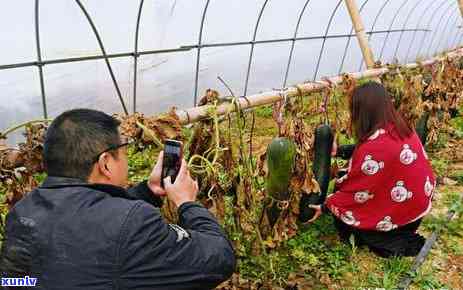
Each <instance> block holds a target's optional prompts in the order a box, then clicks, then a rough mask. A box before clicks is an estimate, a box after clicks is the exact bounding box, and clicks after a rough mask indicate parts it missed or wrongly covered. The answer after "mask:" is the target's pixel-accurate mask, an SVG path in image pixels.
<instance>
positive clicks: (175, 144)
mask: <svg viewBox="0 0 463 290" xmlns="http://www.w3.org/2000/svg"><path fill="white" fill-rule="evenodd" d="M182 158H183V143H182V142H180V141H176V140H169V139H167V140H165V141H164V157H163V159H162V176H161V177H162V178H161V186H162V187H163V188H164V178H166V177H167V176H170V177H171V179H172V183H174V182H175V178H176V177H177V175H178V172H179V171H180V166H181V165H182Z"/></svg>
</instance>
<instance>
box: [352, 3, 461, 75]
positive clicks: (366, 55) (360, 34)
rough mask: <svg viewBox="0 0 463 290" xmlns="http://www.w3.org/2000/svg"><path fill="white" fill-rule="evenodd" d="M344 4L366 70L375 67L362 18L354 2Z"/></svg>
mask: <svg viewBox="0 0 463 290" xmlns="http://www.w3.org/2000/svg"><path fill="white" fill-rule="evenodd" d="M460 1H463V0H460ZM345 2H346V6H347V10H349V15H350V18H351V20H352V24H353V26H354V29H355V34H356V35H357V40H358V42H359V45H360V49H361V50H362V54H363V59H364V60H365V63H366V65H367V68H369V69H371V68H373V67H374V66H375V57H374V56H373V51H372V50H371V47H370V44H369V43H368V39H367V35H366V33H365V28H364V26H363V22H362V18H361V17H360V12H359V9H358V7H357V3H356V2H355V0H345Z"/></svg>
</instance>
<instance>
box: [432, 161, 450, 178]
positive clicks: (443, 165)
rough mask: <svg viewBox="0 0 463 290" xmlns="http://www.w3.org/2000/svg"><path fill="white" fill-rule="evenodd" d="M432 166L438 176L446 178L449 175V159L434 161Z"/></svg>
mask: <svg viewBox="0 0 463 290" xmlns="http://www.w3.org/2000/svg"><path fill="white" fill-rule="evenodd" d="M431 166H432V168H433V169H434V172H435V173H436V175H437V176H446V175H447V173H448V167H449V160H447V159H432V160H431Z"/></svg>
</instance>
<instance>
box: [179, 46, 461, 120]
mask: <svg viewBox="0 0 463 290" xmlns="http://www.w3.org/2000/svg"><path fill="white" fill-rule="evenodd" d="M462 55H463V48H460V49H457V50H454V51H452V52H449V53H447V54H446V56H445V57H449V58H455V57H458V56H462ZM445 57H435V58H432V59H429V60H426V61H423V62H421V63H409V64H406V65H404V67H405V68H409V69H413V68H417V67H419V66H429V65H432V64H434V63H436V62H439V61H442V60H443V59H445ZM386 73H393V71H391V70H390V69H389V68H386V67H383V68H377V69H370V70H366V71H362V72H355V73H350V74H349V75H350V76H352V77H353V78H354V79H361V78H374V77H379V76H381V75H383V74H386ZM341 82H342V76H335V77H331V78H328V80H326V81H318V82H310V83H303V84H300V85H296V86H293V87H289V88H286V89H284V90H274V91H270V92H265V93H260V94H255V95H251V96H246V97H241V98H238V100H237V101H238V102H239V105H240V108H241V109H250V108H255V107H259V106H264V105H269V104H273V103H276V102H278V101H280V100H282V99H283V98H284V97H287V98H291V97H295V96H298V95H299V94H300V93H302V94H308V93H314V92H320V91H322V90H323V89H326V88H328V87H329V86H330V83H332V84H340V83H341ZM211 108H212V107H211V106H210V105H206V106H201V107H194V108H190V109H186V110H177V115H178V116H179V118H180V122H181V123H182V124H189V123H194V122H197V121H199V120H202V119H205V118H208V116H209V113H208V112H210V110H211ZM235 110H236V106H235V105H233V104H230V103H226V104H221V105H219V106H217V114H218V115H224V114H227V113H229V112H234V111H235Z"/></svg>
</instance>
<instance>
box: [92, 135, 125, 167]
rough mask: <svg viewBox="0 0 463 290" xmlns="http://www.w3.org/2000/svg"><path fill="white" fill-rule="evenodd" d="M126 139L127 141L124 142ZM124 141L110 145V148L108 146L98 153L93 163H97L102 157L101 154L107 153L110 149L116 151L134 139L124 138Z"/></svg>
mask: <svg viewBox="0 0 463 290" xmlns="http://www.w3.org/2000/svg"><path fill="white" fill-rule="evenodd" d="M124 141H125V142H124ZM124 141H123V142H121V144H119V145H113V146H109V147H108V148H106V149H105V150H103V151H101V152H100V153H98V155H96V157H95V158H94V159H93V163H96V162H98V160H99V159H100V156H101V155H102V154H103V153H106V152H109V151H115V150H117V149H119V148H122V147H124V146H128V145H130V144H131V143H132V140H127V139H126V140H124Z"/></svg>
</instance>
